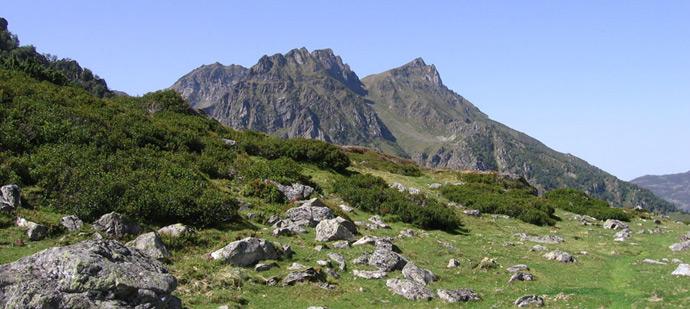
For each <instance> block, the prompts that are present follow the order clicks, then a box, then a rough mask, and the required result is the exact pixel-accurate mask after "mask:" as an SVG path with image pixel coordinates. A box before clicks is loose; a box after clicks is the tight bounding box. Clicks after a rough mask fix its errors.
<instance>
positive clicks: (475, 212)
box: [462, 209, 482, 217]
mask: <svg viewBox="0 0 690 309" xmlns="http://www.w3.org/2000/svg"><path fill="white" fill-rule="evenodd" d="M462 213H464V214H466V215H468V216H472V217H480V216H481V215H482V213H481V212H480V211H479V210H476V209H465V210H463V211H462Z"/></svg>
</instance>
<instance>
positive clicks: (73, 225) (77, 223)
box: [60, 215, 84, 232]
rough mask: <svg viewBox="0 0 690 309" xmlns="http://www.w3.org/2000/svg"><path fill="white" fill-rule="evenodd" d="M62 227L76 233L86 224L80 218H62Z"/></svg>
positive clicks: (71, 216) (72, 216)
mask: <svg viewBox="0 0 690 309" xmlns="http://www.w3.org/2000/svg"><path fill="white" fill-rule="evenodd" d="M60 225H62V227H64V228H65V229H67V231H69V232H74V231H78V230H80V229H81V227H82V226H83V225H84V222H82V221H81V219H79V217H77V216H74V215H70V216H64V217H62V219H60Z"/></svg>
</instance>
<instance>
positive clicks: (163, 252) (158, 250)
mask: <svg viewBox="0 0 690 309" xmlns="http://www.w3.org/2000/svg"><path fill="white" fill-rule="evenodd" d="M127 247H131V248H136V249H138V250H140V251H141V252H143V253H144V254H146V255H147V256H149V257H151V258H154V259H157V260H162V259H167V258H169V257H170V252H168V249H167V248H165V244H163V241H162V240H161V238H160V237H159V236H158V234H156V233H155V232H149V233H145V234H141V235H139V236H138V237H137V238H136V239H134V240H132V241H130V242H128V243H127Z"/></svg>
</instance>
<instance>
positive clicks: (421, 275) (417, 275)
mask: <svg viewBox="0 0 690 309" xmlns="http://www.w3.org/2000/svg"><path fill="white" fill-rule="evenodd" d="M402 274H403V276H404V277H405V279H409V280H412V281H415V282H418V283H421V284H424V285H427V284H429V283H431V282H433V281H436V280H437V278H436V275H434V273H432V272H431V271H430V270H428V269H423V268H420V267H419V266H417V265H416V264H414V263H411V262H410V263H407V264H405V267H403V269H402Z"/></svg>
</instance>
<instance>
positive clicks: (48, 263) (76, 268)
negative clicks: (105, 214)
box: [0, 240, 181, 308]
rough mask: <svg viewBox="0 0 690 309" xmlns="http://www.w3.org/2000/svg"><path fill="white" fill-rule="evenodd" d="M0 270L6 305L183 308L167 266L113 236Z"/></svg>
mask: <svg viewBox="0 0 690 309" xmlns="http://www.w3.org/2000/svg"><path fill="white" fill-rule="evenodd" d="M37 270H40V271H37ZM0 274H2V276H0V307H2V308H181V303H180V300H179V299H177V298H176V297H175V296H172V295H171V293H172V292H173V291H174V290H175V287H176V285H177V281H176V280H175V277H173V276H172V275H171V274H169V273H168V270H167V269H166V268H165V267H164V266H163V264H161V263H160V262H158V261H156V260H154V259H151V258H149V257H147V256H145V255H144V254H143V253H141V252H139V251H138V250H131V249H129V248H127V247H126V246H124V245H122V244H121V243H119V242H117V241H113V240H86V241H83V242H80V243H77V244H74V245H70V246H65V247H54V248H50V249H46V250H43V251H41V252H38V253H36V254H34V255H31V256H28V257H25V258H22V259H20V260H18V261H16V262H14V263H10V264H5V265H1V266H0Z"/></svg>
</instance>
